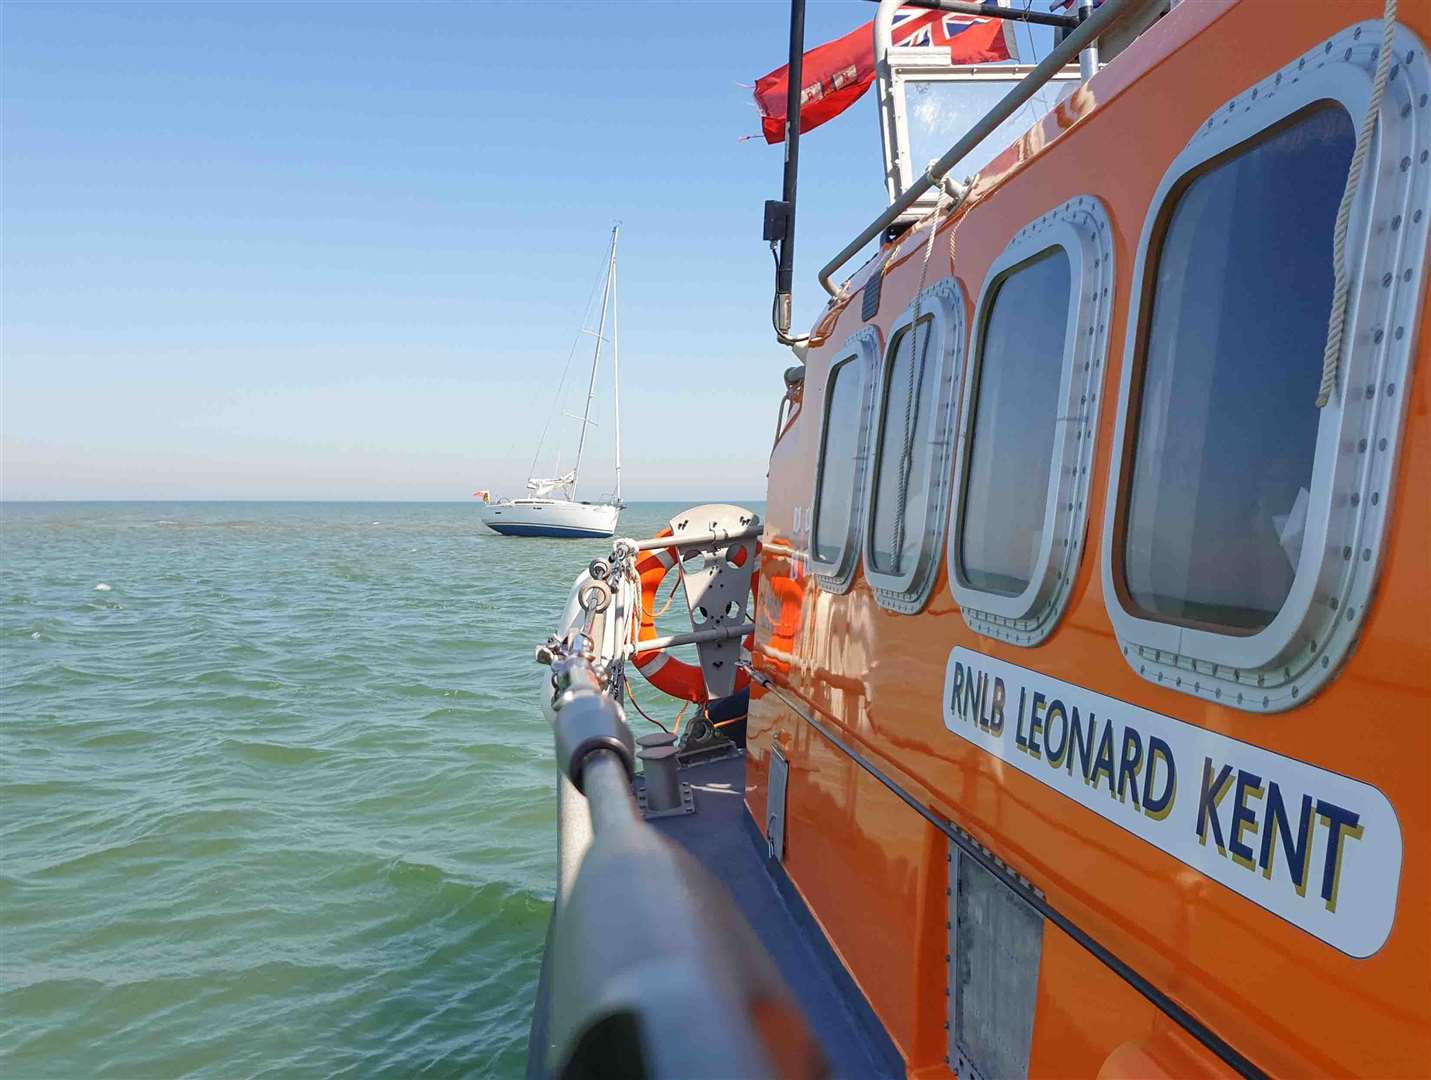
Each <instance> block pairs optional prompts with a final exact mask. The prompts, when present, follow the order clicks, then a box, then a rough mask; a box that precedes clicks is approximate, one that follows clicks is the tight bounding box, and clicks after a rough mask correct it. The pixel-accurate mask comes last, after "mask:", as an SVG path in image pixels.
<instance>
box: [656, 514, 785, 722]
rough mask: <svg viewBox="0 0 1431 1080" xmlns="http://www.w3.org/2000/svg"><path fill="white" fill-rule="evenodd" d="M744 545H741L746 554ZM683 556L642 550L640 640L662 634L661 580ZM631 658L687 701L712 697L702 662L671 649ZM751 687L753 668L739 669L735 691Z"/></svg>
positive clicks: (660, 686) (755, 580)
mask: <svg viewBox="0 0 1431 1080" xmlns="http://www.w3.org/2000/svg"><path fill="white" fill-rule="evenodd" d="M670 535H671V530H670V528H669V527H668V528H665V529H662V530H661V531H660V532H658V533H657V534H656V538H657V539H660V538H661V537H663V536H670ZM744 550H745V549H744V548H742V549H741V551H742V554H743V553H744ZM679 559H680V555H679V554H678V553H677V551H676V549H675V548H673V547H669V548H652V549H651V550H649V551H644V552H642V553H641V557H640V558H639V559H637V560H636V566H635V571H636V575H637V577H638V578H639V579H640V581H641V601H640V610H639V615H640V620H639V628H638V630H637V632H636V641H637V642H638V643H639V642H642V641H650V640H651V639H652V638H654V637H657V636H659V635H658V634H657V633H656V614H657V612H656V594H657V592H658V591H659V590H660V588H661V582H663V581H665V580H666V575H667V574H668V573H670V571H671V568H672V567H674V566H675V565H676V564H677V562H678V561H679ZM759 574H760V571H759V569H758V568H757V569H755V570H753V571H752V572H751V575H750V590H751V596H752V597H753V596H756V595H758V593H759ZM753 638H754V635H753V634H752V635H750V636H748V637H747V638H746V639H745V641H744V642H743V643H742V646H743V650H748V649H749V648H750V646H751V644H752V642H753ZM631 662H632V663H633V664H635V665H636V670H637V671H639V672H640V673H641V674H642V675H643V676H645V678H646V681H647V682H648V683H650V684H651V685H652V686H654V687H655V688H656V689H657V690H660V691H662V692H664V693H667V694H669V695H671V697H674V698H680V699H681V700H683V701H694V702H696V703H697V704H702V703H704V702H706V701H709V700H710V694H709V693H708V691H707V690H706V677H705V674H704V673H703V672H702V671H701V666H700V664H692V663H689V662H687V661H685V660H681V659H678V658H677V657H675V656H672V655H671V654H670V653H669V652H664V651H648V652H636V653H633V654H632V656H631ZM749 687H750V672H748V671H746V670H745V669H744V668H741V669H739V671H738V672H737V674H736V677H735V690H734V692H735V693H739V692H740V691H742V690H746V689H748V688H749Z"/></svg>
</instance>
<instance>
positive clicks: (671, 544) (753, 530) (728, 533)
mask: <svg viewBox="0 0 1431 1080" xmlns="http://www.w3.org/2000/svg"><path fill="white" fill-rule="evenodd" d="M763 530H764V526H762V525H751V526H748V527H747V528H744V529H736V530H733V531H732V530H728V529H716V530H714V531H712V532H703V533H691V534H690V535H689V536H653V537H651V539H649V540H618V541H617V544H618V545H619V546H621V547H623V548H624V549H625V550H627V551H633V552H634V551H655V550H656V549H658V548H688V547H700V546H701V545H703V544H724V543H726V542H728V541H735V540H753V539H755V538H756V537H758V536H759V535H760V534H761V532H762V531H763Z"/></svg>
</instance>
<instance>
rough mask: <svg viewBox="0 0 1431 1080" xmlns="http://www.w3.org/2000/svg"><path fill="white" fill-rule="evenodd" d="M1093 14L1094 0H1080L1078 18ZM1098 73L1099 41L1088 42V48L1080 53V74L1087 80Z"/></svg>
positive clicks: (1081, 19) (1080, 19) (1083, 19)
mask: <svg viewBox="0 0 1431 1080" xmlns="http://www.w3.org/2000/svg"><path fill="white" fill-rule="evenodd" d="M1092 14H1093V0H1078V20H1079V21H1080V22H1083V21H1085V20H1086V19H1088V18H1089V16H1091V15H1092ZM1097 73H1098V41H1097V39H1094V40H1093V41H1090V42H1089V43H1088V48H1086V49H1084V50H1083V51H1082V52H1081V53H1079V54H1078V75H1079V77H1080V78H1081V79H1082V80H1083V81H1084V82H1087V81H1088V80H1089V79H1091V78H1093V76H1094V75H1096V74H1097Z"/></svg>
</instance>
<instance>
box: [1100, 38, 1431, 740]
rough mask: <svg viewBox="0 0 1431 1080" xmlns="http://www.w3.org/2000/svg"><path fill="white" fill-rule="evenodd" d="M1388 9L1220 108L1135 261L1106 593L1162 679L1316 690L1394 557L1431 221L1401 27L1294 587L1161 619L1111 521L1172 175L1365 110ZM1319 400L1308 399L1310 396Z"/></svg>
mask: <svg viewBox="0 0 1431 1080" xmlns="http://www.w3.org/2000/svg"><path fill="white" fill-rule="evenodd" d="M1381 33H1382V24H1381V22H1380V21H1379V20H1374V21H1368V22H1363V23H1357V24H1353V25H1351V26H1348V27H1347V28H1346V29H1345V30H1343V31H1341V32H1340V33H1338V34H1336V35H1335V36H1334V37H1332V38H1330V39H1329V40H1327V41H1325V42H1323V43H1321V44H1319V45H1317V46H1315V47H1314V48H1312V49H1311V50H1309V51H1308V52H1307V53H1306V54H1304V55H1303V56H1301V57H1300V58H1298V59H1297V60H1294V61H1292V63H1290V64H1288V65H1287V66H1286V67H1284V68H1282V69H1281V70H1280V71H1278V72H1276V73H1274V74H1273V75H1271V76H1269V77H1268V78H1266V79H1264V80H1262V81H1261V82H1260V83H1258V84H1257V85H1256V86H1253V87H1250V88H1249V89H1248V90H1246V91H1245V92H1244V93H1242V94H1240V95H1239V96H1237V97H1236V98H1234V99H1232V100H1231V101H1229V102H1227V103H1226V104H1224V105H1223V106H1222V107H1221V108H1219V109H1218V110H1217V111H1216V112H1215V113H1214V114H1213V115H1212V116H1211V117H1210V118H1209V119H1208V120H1207V121H1206V122H1205V123H1203V124H1202V126H1201V127H1200V128H1199V130H1198V132H1197V133H1196V134H1195V135H1194V136H1193V138H1192V139H1191V141H1189V143H1188V145H1187V146H1186V148H1184V150H1183V151H1182V152H1181V153H1180V154H1179V155H1178V156H1177V157H1176V158H1175V159H1174V160H1173V163H1172V165H1171V166H1170V167H1169V169H1168V171H1167V173H1166V175H1165V176H1164V177H1163V181H1162V183H1161V184H1160V185H1159V187H1158V190H1157V193H1156V195H1155V196H1154V197H1153V200H1152V202H1151V203H1150V205H1149V208H1148V214H1147V217H1146V219H1145V221H1144V225H1143V233H1142V239H1141V240H1140V242H1139V246H1138V257H1137V262H1136V264H1135V266H1134V271H1133V283H1134V285H1133V299H1132V310H1131V311H1130V312H1129V316H1128V327H1129V329H1128V333H1127V341H1126V345H1125V350H1124V356H1123V372H1122V384H1121V388H1120V394H1119V408H1118V420H1117V435H1116V441H1115V442H1114V448H1115V450H1114V454H1113V460H1112V465H1111V468H1110V470H1109V487H1108V499H1107V509H1106V518H1105V522H1104V530H1103V551H1102V564H1103V565H1102V570H1103V596H1104V602H1105V604H1106V606H1107V610H1108V615H1109V618H1110V619H1111V620H1112V623H1113V628H1114V631H1115V633H1116V634H1117V637H1118V642H1119V645H1120V649H1121V652H1122V654H1123V657H1124V659H1125V660H1126V661H1127V662H1128V663H1129V664H1130V665H1131V666H1132V668H1133V670H1134V671H1135V672H1137V673H1138V674H1139V675H1141V676H1142V677H1143V678H1145V679H1148V680H1149V681H1151V682H1154V683H1157V684H1159V685H1162V686H1166V687H1170V688H1172V689H1175V690H1179V691H1181V692H1183V693H1188V694H1192V695H1194V696H1196V697H1201V698H1205V699H1208V700H1213V701H1217V702H1220V703H1222V704H1224V705H1229V706H1233V707H1236V708H1240V709H1245V710H1250V711H1254V712H1278V711H1281V710H1284V709H1289V708H1292V707H1293V706H1295V705H1298V704H1300V703H1302V702H1304V701H1306V700H1308V699H1309V698H1310V697H1312V695H1313V694H1314V693H1315V692H1316V691H1317V690H1319V689H1320V688H1321V687H1322V685H1323V684H1324V683H1325V682H1326V681H1327V680H1328V679H1330V678H1331V677H1332V676H1333V675H1335V674H1336V672H1337V671H1338V669H1339V668H1340V666H1341V665H1342V663H1343V662H1344V661H1345V660H1346V658H1347V656H1348V654H1349V653H1350V651H1351V648H1352V646H1353V645H1354V644H1355V641H1356V638H1357V636H1358V634H1359V633H1360V630H1361V625H1362V621H1363V619H1364V618H1365V615H1366V608H1367V605H1368V603H1369V601H1370V599H1371V595H1372V591H1373V588H1374V586H1375V583H1376V578H1377V574H1378V570H1379V569H1380V564H1381V561H1382V558H1383V554H1384V552H1383V547H1384V543H1385V537H1386V524H1387V515H1388V513H1389V511H1390V503H1391V499H1392V496H1393V493H1394V484H1393V480H1394V476H1395V466H1396V455H1397V451H1398V448H1399V444H1400V437H1401V429H1402V426H1403V422H1404V418H1405V412H1406V400H1407V396H1408V395H1407V381H1408V376H1409V375H1410V374H1411V364H1412V355H1411V346H1412V343H1413V341H1414V340H1415V339H1416V329H1417V327H1416V319H1417V314H1418V311H1419V308H1420V301H1421V298H1422V290H1423V287H1424V285H1423V280H1424V274H1425V266H1424V257H1423V256H1424V252H1425V250H1426V238H1427V226H1428V224H1431V165H1428V163H1427V162H1428V156H1431V108H1428V106H1427V104H1426V102H1427V95H1428V93H1431V66H1428V64H1427V57H1426V51H1425V49H1424V48H1423V47H1422V45H1421V43H1420V42H1419V41H1418V40H1417V39H1416V38H1415V36H1414V35H1412V34H1411V33H1410V32H1409V31H1407V30H1406V29H1405V28H1404V27H1401V26H1398V27H1397V28H1396V31H1395V46H1394V47H1395V53H1394V57H1393V68H1392V72H1393V76H1392V77H1391V78H1390V80H1389V81H1388V83H1387V86H1386V94H1385V99H1384V101H1383V103H1382V106H1381V112H1380V121H1379V125H1378V132H1377V135H1376V137H1375V138H1374V139H1373V142H1372V153H1371V157H1370V159H1369V160H1368V162H1367V167H1366V169H1365V171H1364V172H1363V175H1362V182H1361V185H1360V188H1359V190H1358V192H1357V198H1356V202H1355V205H1354V206H1353V208H1352V215H1351V227H1350V229H1349V231H1348V234H1347V262H1348V266H1349V267H1350V268H1351V291H1350V296H1349V303H1348V308H1347V325H1346V333H1345V337H1344V345H1343V352H1342V358H1341V364H1340V370H1339V375H1338V389H1337V392H1336V393H1335V394H1334V395H1333V397H1332V400H1331V401H1330V402H1329V403H1328V404H1327V405H1326V406H1325V407H1324V408H1323V409H1321V410H1320V416H1319V418H1318V428H1317V440H1316V451H1315V456H1314V458H1313V464H1312V481H1311V489H1310V492H1309V496H1310V497H1309V500H1308V510H1307V524H1306V532H1305V534H1304V539H1303V543H1302V552H1301V557H1300V559H1299V561H1298V564H1297V568H1296V572H1295V575H1294V577H1293V581H1292V587H1291V591H1290V593H1289V594H1288V596H1287V599H1286V602H1285V603H1284V604H1283V605H1282V609H1281V611H1279V612H1278V614H1277V615H1276V617H1275V618H1274V619H1273V620H1272V622H1271V623H1270V624H1269V625H1268V626H1266V627H1265V628H1264V629H1262V630H1260V631H1258V632H1257V633H1255V634H1250V635H1236V634H1232V633H1226V634H1224V633H1214V632H1211V631H1207V630H1202V629H1198V628H1194V627H1188V626H1183V625H1178V624H1175V623H1171V622H1162V621H1156V620H1153V619H1150V618H1147V617H1146V616H1144V615H1142V614H1140V613H1138V612H1137V611H1135V610H1134V609H1133V608H1132V606H1131V604H1130V605H1128V606H1125V602H1124V600H1123V598H1122V596H1121V594H1120V586H1121V579H1122V571H1121V568H1119V567H1118V561H1119V560H1121V559H1122V558H1123V557H1124V556H1123V552H1122V551H1121V550H1119V549H1118V548H1116V547H1115V545H1114V536H1115V533H1116V532H1117V526H1118V523H1119V521H1120V519H1121V518H1122V517H1123V516H1125V515H1126V498H1125V494H1126V493H1125V491H1124V488H1125V478H1126V477H1127V467H1128V464H1129V462H1130V461H1131V454H1132V451H1133V450H1134V449H1135V448H1134V447H1133V446H1132V445H1131V444H1130V441H1129V440H1130V434H1131V431H1130V425H1129V406H1130V400H1129V398H1130V386H1131V383H1132V378H1133V369H1134V365H1135V364H1136V363H1139V362H1140V361H1139V357H1138V354H1139V352H1140V351H1141V348H1142V345H1141V341H1140V337H1141V336H1142V335H1140V334H1139V333H1138V332H1137V329H1138V327H1139V326H1140V324H1141V321H1142V319H1143V318H1144V312H1143V310H1142V309H1143V306H1144V304H1145V303H1146V300H1147V296H1146V292H1145V282H1147V280H1148V274H1149V273H1150V272H1152V271H1154V270H1156V266H1150V265H1149V264H1148V253H1149V245H1150V243H1151V242H1152V241H1153V239H1154V234H1155V230H1157V229H1158V228H1159V222H1160V220H1161V219H1162V217H1163V211H1164V209H1165V207H1166V206H1167V200H1168V196H1169V194H1170V192H1171V191H1172V189H1173V188H1174V186H1175V185H1176V184H1177V183H1178V182H1179V181H1180V180H1182V179H1183V178H1184V177H1185V176H1186V175H1187V174H1188V173H1190V172H1192V171H1194V170H1196V169H1199V168H1200V167H1201V166H1202V165H1203V164H1204V163H1206V162H1207V161H1208V160H1209V159H1211V158H1213V157H1215V156H1217V155H1218V154H1220V153H1222V152H1224V151H1226V150H1230V149H1232V148H1233V147H1235V146H1238V145H1239V144H1241V143H1243V142H1245V141H1247V140H1249V139H1252V138H1255V137H1256V136H1257V135H1259V134H1260V133H1262V132H1264V131H1266V130H1267V129H1269V128H1271V127H1273V126H1274V125H1276V124H1277V123H1278V122H1280V121H1282V120H1284V119H1285V118H1287V117H1289V116H1291V115H1293V114H1294V113H1297V112H1300V111H1301V110H1302V109H1304V108H1306V107H1308V106H1310V105H1314V104H1316V103H1317V102H1319V101H1331V102H1334V103H1339V104H1340V105H1341V106H1342V107H1343V108H1345V109H1346V111H1347V113H1348V115H1349V116H1350V117H1351V122H1352V126H1353V129H1356V128H1357V127H1359V126H1360V124H1361V122H1362V118H1363V117H1364V116H1365V114H1366V112H1367V108H1368V105H1369V103H1370V96H1371V82H1372V74H1373V72H1374V70H1375V64H1376V49H1377V45H1378V43H1379V41H1380V38H1381ZM1308 407H1311V403H1310V402H1309V403H1308Z"/></svg>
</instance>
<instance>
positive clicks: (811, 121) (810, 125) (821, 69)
mask: <svg viewBox="0 0 1431 1080" xmlns="http://www.w3.org/2000/svg"><path fill="white" fill-rule="evenodd" d="M891 37H892V39H893V41H894V44H896V45H930V46H945V47H947V48H948V49H949V60H950V63H954V64H987V63H991V62H993V61H996V60H1008V59H1010V56H1011V54H1010V52H1009V44H1008V41H1007V39H1006V38H1005V37H1004V25H1003V22H1002V20H999V19H984V18H980V17H979V16H977V15H953V14H950V13H948V12H941V11H925V10H922V9H919V8H903V9H901V10H900V12H899V14H897V15H896V16H895V23H894V30H893V32H892V34H891ZM874 76H875V70H874V23H873V22H867V23H865V24H864V25H863V26H857V27H856V28H855V29H853V30H851V31H850V32H849V33H848V34H846V35H845V36H844V37H842V38H836V39H835V40H834V41H827V42H825V44H823V45H817V46H816V47H815V48H813V49H811V50H810V51H809V52H807V53H806V54H805V60H804V71H803V73H802V81H803V82H804V84H805V85H804V86H803V87H802V88H801V91H800V130H801V131H802V132H805V131H813V130H814V129H815V128H817V127H819V126H820V125H821V124H823V123H824V122H825V121H826V120H831V119H833V118H834V117H836V116H839V115H840V113H842V112H844V111H845V110H846V109H848V108H849V107H850V106H851V105H853V104H854V103H855V102H856V101H858V100H859V98H860V97H861V95H863V94H864V92H865V91H866V90H868V89H869V88H870V83H872V82H874ZM789 84H790V65H789V64H782V65H781V66H780V67H778V68H776V69H775V70H774V71H772V72H771V73H770V74H769V75H765V76H762V77H761V78H759V79H756V80H755V107H756V108H757V109H759V110H760V130H761V134H763V135H764V136H765V141H766V142H768V143H778V142H784V141H785V97H786V91H787V87H788V86H789Z"/></svg>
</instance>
